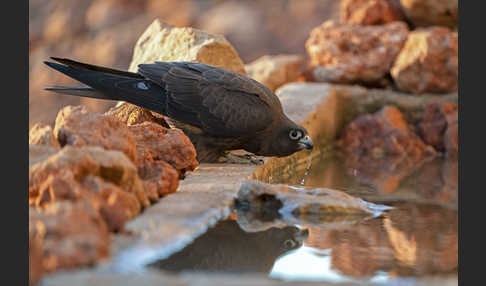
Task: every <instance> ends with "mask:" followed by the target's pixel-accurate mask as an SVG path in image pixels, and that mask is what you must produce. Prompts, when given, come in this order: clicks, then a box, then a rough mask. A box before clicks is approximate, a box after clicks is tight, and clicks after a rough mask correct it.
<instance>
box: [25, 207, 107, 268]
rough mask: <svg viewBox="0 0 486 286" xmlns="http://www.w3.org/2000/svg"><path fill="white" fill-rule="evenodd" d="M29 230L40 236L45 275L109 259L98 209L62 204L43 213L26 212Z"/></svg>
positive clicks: (31, 210) (105, 231)
mask: <svg viewBox="0 0 486 286" xmlns="http://www.w3.org/2000/svg"><path fill="white" fill-rule="evenodd" d="M29 228H33V233H32V234H33V235H38V236H39V237H42V249H43V253H42V266H43V268H44V269H45V271H46V272H52V271H55V270H58V269H61V268H75V267H83V266H91V265H93V264H95V263H96V262H98V261H99V260H100V259H103V258H106V257H107V256H108V250H109V249H108V246H109V242H110V235H109V232H108V229H107V226H106V224H105V222H104V220H103V219H102V217H101V216H100V215H99V213H98V211H97V209H96V208H95V207H94V206H93V205H92V204H91V203H89V202H87V201H77V202H75V203H72V202H68V201H63V202H56V203H53V204H50V205H48V206H47V207H46V208H45V209H44V210H43V211H36V210H35V209H33V208H30V210H29Z"/></svg>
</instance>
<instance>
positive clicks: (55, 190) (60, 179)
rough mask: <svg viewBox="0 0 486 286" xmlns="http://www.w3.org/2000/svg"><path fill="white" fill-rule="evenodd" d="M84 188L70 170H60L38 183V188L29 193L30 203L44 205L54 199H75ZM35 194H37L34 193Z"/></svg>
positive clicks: (79, 196) (80, 195) (81, 193)
mask: <svg viewBox="0 0 486 286" xmlns="http://www.w3.org/2000/svg"><path fill="white" fill-rule="evenodd" d="M84 191H85V190H84V189H83V188H82V187H81V186H80V185H79V183H78V182H77V181H76V180H75V179H74V176H73V173H72V172H71V171H70V170H68V169H67V170H60V171H59V172H57V173H55V174H49V176H48V177H47V178H46V179H45V180H44V181H43V182H42V183H41V184H40V186H39V188H38V190H36V191H34V192H31V193H29V198H30V199H31V200H32V202H31V205H32V204H35V206H37V207H39V208H43V207H46V206H47V205H48V204H52V203H54V202H56V201H62V200H68V201H75V200H79V199H80V198H81V197H83V192H84ZM36 194H37V195H36Z"/></svg>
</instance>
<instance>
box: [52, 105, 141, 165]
mask: <svg viewBox="0 0 486 286" xmlns="http://www.w3.org/2000/svg"><path fill="white" fill-rule="evenodd" d="M54 136H55V137H56V138H57V140H58V141H59V143H60V144H61V146H65V145H72V146H77V147H81V146H100V147H103V148H104V149H105V150H119V151H121V152H123V153H125V155H127V157H128V158H129V159H130V160H132V162H136V161H137V157H136V156H137V153H136V147H135V138H134V136H133V134H132V133H131V132H130V130H129V129H128V128H127V126H126V125H125V124H123V123H122V122H121V121H119V120H117V119H116V118H114V117H111V116H108V115H103V114H101V113H94V112H88V110H87V109H86V108H85V107H83V106H76V107H74V106H66V107H65V108H63V109H62V110H60V111H59V113H58V115H57V118H56V125H55V127H54Z"/></svg>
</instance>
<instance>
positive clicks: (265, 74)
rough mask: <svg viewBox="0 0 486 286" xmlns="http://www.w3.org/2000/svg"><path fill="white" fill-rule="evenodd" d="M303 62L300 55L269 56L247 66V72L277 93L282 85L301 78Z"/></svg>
mask: <svg viewBox="0 0 486 286" xmlns="http://www.w3.org/2000/svg"><path fill="white" fill-rule="evenodd" d="M303 61H304V59H303V57H302V56H300V55H287V54H281V55H275V56H269V55H267V56H263V57H260V58H258V59H256V60H255V61H253V62H251V63H249V64H247V65H245V70H246V72H247V74H248V76H249V77H251V78H253V79H254V80H256V81H258V82H260V83H262V84H263V85H265V86H267V87H268V88H270V89H271V90H272V91H275V90H276V89H277V88H278V87H280V86H281V85H284V84H286V83H288V82H293V81H296V80H297V79H298V78H299V76H300V75H301V73H302V65H303Z"/></svg>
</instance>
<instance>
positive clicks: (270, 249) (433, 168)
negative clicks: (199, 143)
mask: <svg viewBox="0 0 486 286" xmlns="http://www.w3.org/2000/svg"><path fill="white" fill-rule="evenodd" d="M395 163H397V162H388V163H387V164H383V166H382V167H381V168H380V167H379V166H378V167H376V166H375V167H374V168H368V169H367V168H360V165H359V164H356V162H352V163H350V162H346V160H344V159H343V158H341V157H332V158H326V159H322V160H318V161H313V162H312V165H311V168H310V169H308V168H301V169H303V171H301V172H294V173H292V174H291V175H290V176H286V177H285V178H275V177H274V178H272V180H273V181H272V183H287V184H293V185H300V184H301V182H302V180H303V179H305V181H304V182H305V185H306V186H308V187H328V188H333V189H337V190H343V191H346V192H348V193H349V194H352V195H354V196H358V197H361V198H363V199H365V200H368V201H370V202H378V203H382V204H386V205H389V206H393V208H392V209H391V210H388V211H385V212H384V213H383V214H382V215H380V216H378V217H374V218H371V219H366V220H362V221H358V222H355V223H352V224H349V223H348V224H342V225H333V226H324V225H322V226H321V225H289V226H287V227H284V228H276V227H272V228H269V229H266V230H264V231H257V232H245V231H243V230H242V228H241V227H240V226H239V224H238V219H237V216H236V215H235V214H233V215H232V216H231V218H230V219H228V220H225V221H222V222H219V223H218V224H217V225H216V226H214V227H213V228H211V229H210V230H208V232H207V233H206V234H204V235H202V236H201V237H199V238H197V239H196V240H195V241H194V242H193V243H191V244H190V245H189V246H187V247H185V248H184V249H183V250H182V251H180V252H178V253H175V254H173V255H171V256H170V257H168V258H167V259H164V260H160V261H157V262H155V263H153V264H152V265H151V266H150V267H157V268H159V269H163V270H168V271H174V272H180V271H210V272H233V273H234V272H236V273H249V272H260V273H266V274H267V275H268V276H270V277H273V278H279V279H283V280H297V281H328V282H350V281H366V282H375V283H378V284H381V283H384V284H390V283H392V282H395V283H398V284H400V285H402V284H406V285H415V284H416V281H419V280H420V279H422V278H423V277H431V276H432V277H438V278H445V279H448V280H447V281H451V280H452V281H457V267H458V254H457V253H458V213H457V191H458V189H457V161H448V160H444V159H441V158H438V159H435V160H433V161H429V162H425V163H422V164H420V165H418V166H415V167H408V166H405V167H404V166H403V164H401V163H402V162H399V163H398V164H395ZM405 165H406V164H405ZM304 173H306V174H304ZM304 175H305V178H304Z"/></svg>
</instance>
